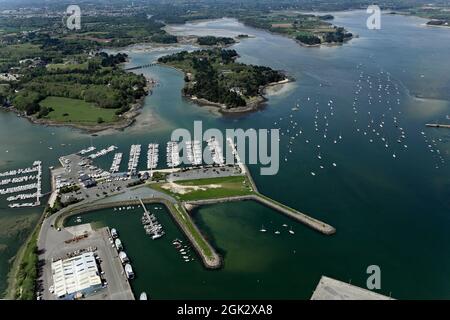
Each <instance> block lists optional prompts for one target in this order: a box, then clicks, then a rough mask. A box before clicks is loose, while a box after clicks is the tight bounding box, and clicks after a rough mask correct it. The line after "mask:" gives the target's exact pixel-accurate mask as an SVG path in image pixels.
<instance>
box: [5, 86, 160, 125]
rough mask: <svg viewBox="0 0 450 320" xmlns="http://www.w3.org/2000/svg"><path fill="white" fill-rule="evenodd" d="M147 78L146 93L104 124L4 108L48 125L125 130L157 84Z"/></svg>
mask: <svg viewBox="0 0 450 320" xmlns="http://www.w3.org/2000/svg"><path fill="white" fill-rule="evenodd" d="M145 78H146V79H147V85H146V86H145V88H144V90H145V95H143V96H142V97H140V98H139V99H138V100H137V101H136V102H135V103H133V104H132V105H131V107H130V110H128V111H127V112H124V113H123V114H122V115H121V119H120V120H118V121H115V122H111V123H104V124H94V125H88V124H82V123H70V122H58V121H54V120H49V119H37V118H36V117H35V116H34V115H31V116H27V115H25V114H24V113H23V111H19V110H17V109H16V108H14V107H10V108H4V107H2V110H5V111H9V112H13V113H15V114H16V115H17V116H18V117H20V118H23V119H26V120H28V121H29V122H30V123H32V124H37V125H42V126H47V127H70V128H74V129H79V130H82V131H84V132H87V133H98V132H102V131H106V130H111V129H112V130H124V129H126V128H128V127H130V126H131V125H133V124H134V123H135V121H136V117H138V116H139V115H140V114H141V110H142V108H143V107H144V102H145V98H146V97H148V95H149V94H150V93H151V90H152V88H154V86H155V84H156V83H155V82H153V81H154V80H153V79H150V78H148V77H145Z"/></svg>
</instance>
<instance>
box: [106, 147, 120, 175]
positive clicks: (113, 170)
mask: <svg viewBox="0 0 450 320" xmlns="http://www.w3.org/2000/svg"><path fill="white" fill-rule="evenodd" d="M122 157H123V153H121V152H119V153H116V154H114V159H113V161H112V164H111V168H110V169H109V172H111V173H117V172H119V170H120V164H121V163H122Z"/></svg>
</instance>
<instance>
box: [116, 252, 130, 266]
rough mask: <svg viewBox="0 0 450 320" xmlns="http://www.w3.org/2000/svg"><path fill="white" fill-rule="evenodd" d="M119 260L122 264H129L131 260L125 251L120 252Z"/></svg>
mask: <svg viewBox="0 0 450 320" xmlns="http://www.w3.org/2000/svg"><path fill="white" fill-rule="evenodd" d="M119 259H120V262H122V263H127V262H129V261H130V259H128V256H127V254H126V253H125V251H120V252H119Z"/></svg>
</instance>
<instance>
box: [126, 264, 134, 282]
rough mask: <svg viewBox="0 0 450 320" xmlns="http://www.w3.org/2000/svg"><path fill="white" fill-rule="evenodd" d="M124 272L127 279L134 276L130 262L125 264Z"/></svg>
mask: <svg viewBox="0 0 450 320" xmlns="http://www.w3.org/2000/svg"><path fill="white" fill-rule="evenodd" d="M125 273H126V274H127V278H128V279H133V278H134V272H133V268H132V267H131V264H129V263H127V264H126V265H125Z"/></svg>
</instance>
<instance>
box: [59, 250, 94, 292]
mask: <svg viewBox="0 0 450 320" xmlns="http://www.w3.org/2000/svg"><path fill="white" fill-rule="evenodd" d="M52 274H53V285H54V290H55V291H54V294H55V295H56V296H57V297H58V298H74V297H75V296H76V295H77V293H81V294H84V295H87V294H89V293H92V292H93V291H95V290H97V289H99V288H101V286H102V281H101V279H100V276H99V272H98V268H97V262H96V261H95V255H94V253H93V252H87V253H83V254H80V255H78V256H75V257H72V258H68V259H61V260H58V261H55V262H53V263H52Z"/></svg>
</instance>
